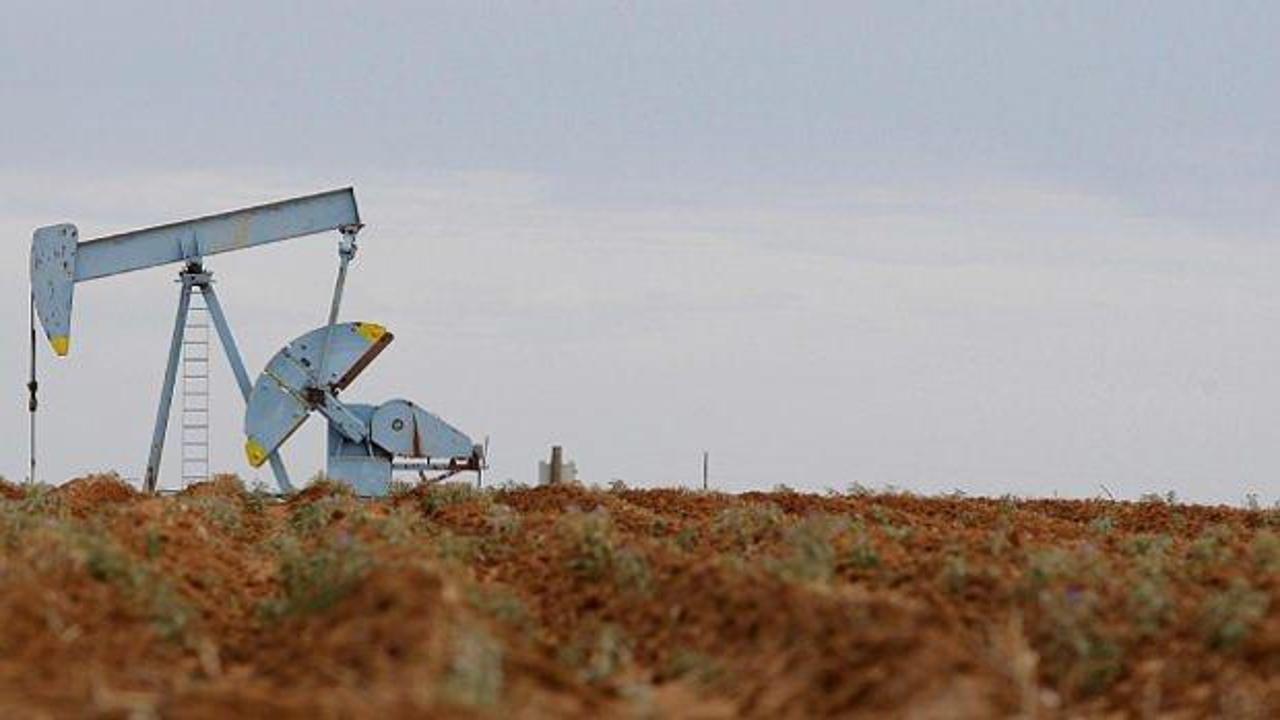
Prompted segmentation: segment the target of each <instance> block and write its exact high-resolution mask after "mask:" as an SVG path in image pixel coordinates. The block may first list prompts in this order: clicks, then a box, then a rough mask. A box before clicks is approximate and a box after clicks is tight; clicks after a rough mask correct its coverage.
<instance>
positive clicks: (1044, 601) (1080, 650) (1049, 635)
mask: <svg viewBox="0 0 1280 720" xmlns="http://www.w3.org/2000/svg"><path fill="white" fill-rule="evenodd" d="M1098 604H1099V601H1098V598H1097V596H1096V595H1095V594H1094V593H1093V592H1091V591H1089V590H1084V589H1080V588H1073V589H1067V590H1054V589H1045V590H1042V591H1041V592H1040V594H1039V607H1040V611H1041V617H1042V622H1043V624H1044V635H1043V642H1044V648H1043V651H1042V652H1043V656H1044V659H1045V661H1046V669H1047V670H1048V671H1049V673H1050V675H1051V676H1053V677H1055V678H1056V679H1057V681H1058V683H1059V685H1060V687H1062V688H1063V689H1065V690H1067V691H1069V692H1071V693H1080V694H1083V695H1092V694H1095V693H1098V692H1101V691H1102V690H1105V689H1106V688H1107V687H1109V686H1110V685H1111V683H1112V682H1114V681H1115V680H1116V678H1118V677H1119V676H1120V673H1121V671H1122V670H1123V667H1124V663H1123V650H1122V648H1121V646H1120V645H1119V643H1118V642H1116V641H1115V640H1114V639H1113V638H1111V637H1110V636H1109V635H1108V634H1107V633H1106V632H1105V631H1104V629H1103V626H1102V624H1101V622H1100V621H1099V618H1098Z"/></svg>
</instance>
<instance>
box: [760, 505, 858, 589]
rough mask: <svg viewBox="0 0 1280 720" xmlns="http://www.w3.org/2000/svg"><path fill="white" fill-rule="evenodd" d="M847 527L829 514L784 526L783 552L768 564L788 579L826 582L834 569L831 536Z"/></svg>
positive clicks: (780, 575)
mask: <svg viewBox="0 0 1280 720" xmlns="http://www.w3.org/2000/svg"><path fill="white" fill-rule="evenodd" d="M847 526H848V522H847V521H846V520H844V519H843V518H839V517H834V516H831V515H813V516H810V517H807V518H805V519H804V520H802V521H800V522H799V523H797V524H795V525H794V526H792V527H790V528H788V529H787V532H786V534H785V535H784V536H783V544H784V547H785V553H784V554H783V556H782V557H780V558H777V559H775V560H774V561H773V562H772V563H771V569H772V570H773V571H774V573H776V574H777V575H778V577H780V578H782V579H783V580H786V581H788V582H802V583H822V582H827V581H828V580H830V579H831V577H832V576H833V575H834V574H835V569H836V551H835V548H834V547H833V546H832V539H833V538H834V537H835V536H836V535H837V534H839V533H840V532H841V531H843V530H844V529H845V528H846V527H847Z"/></svg>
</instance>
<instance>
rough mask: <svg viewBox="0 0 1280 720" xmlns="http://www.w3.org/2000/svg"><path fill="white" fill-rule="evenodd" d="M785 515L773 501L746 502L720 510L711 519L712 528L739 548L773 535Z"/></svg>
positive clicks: (747, 546)
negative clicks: (713, 518)
mask: <svg viewBox="0 0 1280 720" xmlns="http://www.w3.org/2000/svg"><path fill="white" fill-rule="evenodd" d="M785 517H786V516H785V515H784V514H783V512H782V509H781V508H779V507H778V506H777V505H774V504H773V503H757V502H748V503H743V504H741V505H734V506H731V507H727V508H725V509H723V510H721V511H720V512H719V513H718V514H717V515H716V517H715V520H713V521H712V524H711V527H712V530H713V531H714V532H715V533H716V534H717V535H719V536H721V537H727V538H729V539H730V541H731V542H732V543H733V545H735V546H736V547H738V548H739V549H747V548H749V547H751V546H752V545H755V544H756V543H758V542H760V541H762V540H764V539H766V538H768V537H772V536H774V535H775V534H776V533H777V532H778V530H779V529H780V528H781V527H782V524H783V520H784V519H785Z"/></svg>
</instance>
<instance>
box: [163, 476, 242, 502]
mask: <svg viewBox="0 0 1280 720" xmlns="http://www.w3.org/2000/svg"><path fill="white" fill-rule="evenodd" d="M244 494H245V488H244V483H243V482H241V481H240V478H239V477H238V476H236V475H225V474H224V475H215V476H213V479H212V480H206V481H205V482H198V483H193V484H191V485H188V486H187V487H186V488H184V489H183V490H182V491H181V492H179V493H178V495H179V496H180V497H190V498H195V497H221V498H236V499H239V498H241V497H242V496H243V495H244Z"/></svg>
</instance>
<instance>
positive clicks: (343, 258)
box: [314, 225, 360, 387]
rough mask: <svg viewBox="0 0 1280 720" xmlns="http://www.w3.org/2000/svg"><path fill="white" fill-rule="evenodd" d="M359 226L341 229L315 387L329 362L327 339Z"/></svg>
mask: <svg viewBox="0 0 1280 720" xmlns="http://www.w3.org/2000/svg"><path fill="white" fill-rule="evenodd" d="M359 230H360V226H359V225H349V226H347V227H344V228H342V240H341V241H340V242H339V243H338V279H337V280H336V281H335V282H334V284H333V301H332V302H331V303H329V322H328V328H329V329H328V330H326V331H325V334H324V345H323V346H321V348H320V362H319V364H318V365H317V366H316V369H315V376H314V377H315V385H316V387H319V386H320V381H321V379H322V378H323V377H324V376H325V364H326V363H327V362H328V360H329V339H330V338H331V337H333V326H334V324H336V323H337V322H338V309H339V308H340V307H341V306H342V291H343V289H344V288H345V287H346V284H347V266H348V265H350V264H351V260H352V258H354V257H355V256H356V233H357V232H359Z"/></svg>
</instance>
